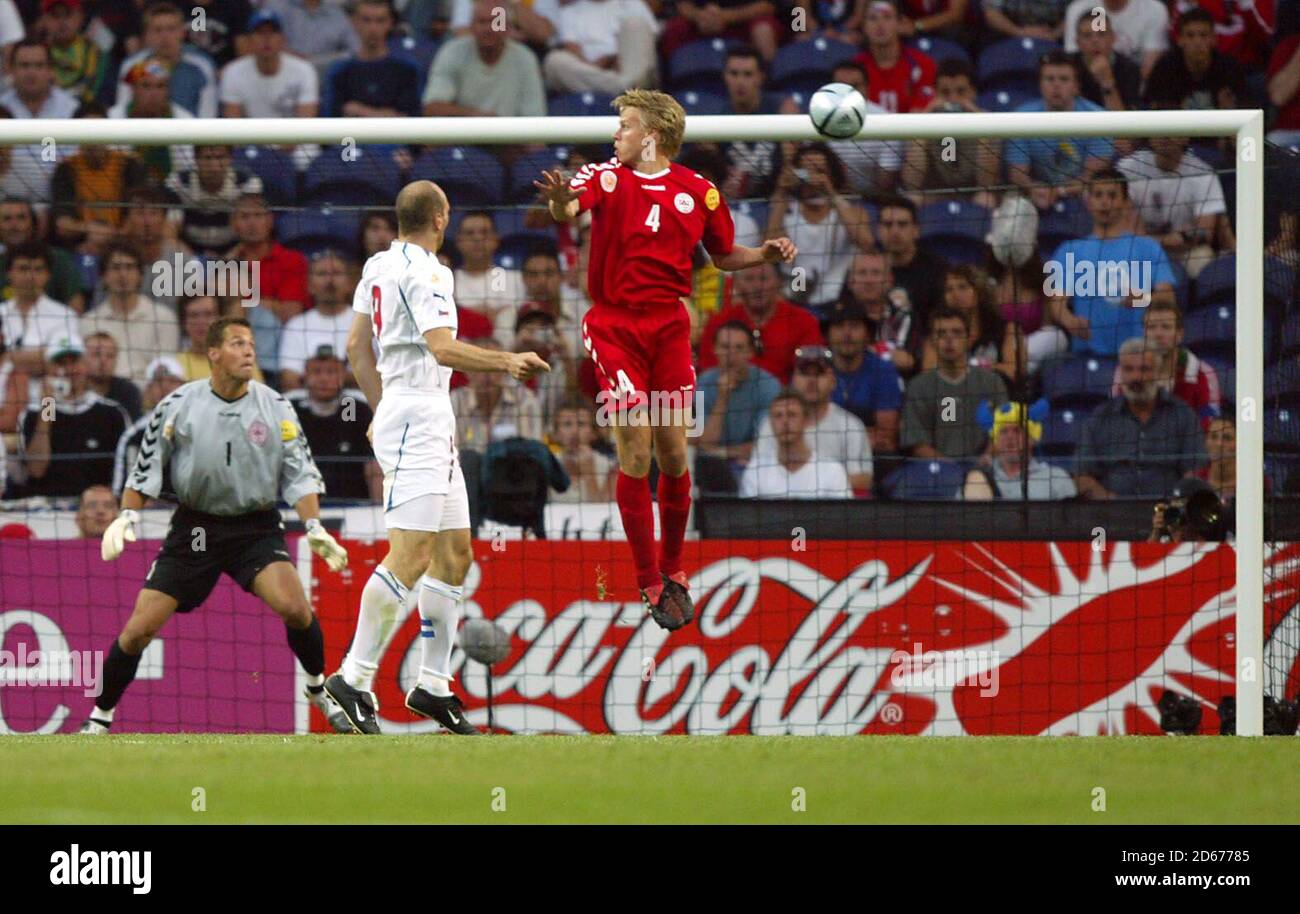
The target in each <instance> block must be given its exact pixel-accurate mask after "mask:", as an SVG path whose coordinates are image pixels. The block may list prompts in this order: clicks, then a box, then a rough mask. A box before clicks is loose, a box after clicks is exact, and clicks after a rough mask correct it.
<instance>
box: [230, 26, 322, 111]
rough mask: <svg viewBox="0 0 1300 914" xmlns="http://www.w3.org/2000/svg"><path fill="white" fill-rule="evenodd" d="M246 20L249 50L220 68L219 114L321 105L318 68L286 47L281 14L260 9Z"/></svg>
mask: <svg viewBox="0 0 1300 914" xmlns="http://www.w3.org/2000/svg"><path fill="white" fill-rule="evenodd" d="M249 25H250V26H251V28H250V30H249V33H248V46H249V53H248V54H245V55H244V56H243V57H240V58H239V59H238V60H232V61H231V62H230V63H229V64H227V66H226V68H225V69H224V70H222V71H221V116H222V117H279V118H291V117H315V116H316V112H317V109H318V108H319V107H320V80H319V78H318V77H317V75H316V68H315V67H313V66H312V65H311V64H309V63H308V62H307V61H305V60H303V59H302V58H301V57H295V56H294V55H292V54H286V53H284V27H283V24H282V23H281V21H280V17H279V16H277V15H276V14H275V13H273V12H268V11H265V10H263V11H262V12H259V13H255V14H254V15H253V18H252V20H250V22H249Z"/></svg>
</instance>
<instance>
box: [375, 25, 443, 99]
mask: <svg viewBox="0 0 1300 914" xmlns="http://www.w3.org/2000/svg"><path fill="white" fill-rule="evenodd" d="M440 47H442V42H441V41H429V40H428V39H426V38H416V37H414V36H413V35H397V34H394V35H393V36H392V37H391V38H389V39H388V53H389V54H390V55H392V56H393V57H395V58H397V59H398V60H405V61H409V62H410V63H412V64H414V65H415V67H416V69H418V70H419V71H420V81H419V82H418V83H417V85H418V86H419V87H420V93H421V94H423V93H424V84H425V83H426V82H428V80H429V67H430V66H431V65H432V64H433V58H434V55H435V54H437V53H438V49H439V48H440Z"/></svg>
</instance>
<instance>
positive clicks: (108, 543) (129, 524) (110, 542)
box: [99, 508, 140, 562]
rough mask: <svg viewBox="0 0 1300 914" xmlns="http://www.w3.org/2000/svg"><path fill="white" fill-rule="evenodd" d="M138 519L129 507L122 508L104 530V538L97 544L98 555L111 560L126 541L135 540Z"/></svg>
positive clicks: (132, 541) (120, 551) (119, 552)
mask: <svg viewBox="0 0 1300 914" xmlns="http://www.w3.org/2000/svg"><path fill="white" fill-rule="evenodd" d="M139 521H140V515H139V514H137V513H136V512H135V511H133V510H132V509H130V508H126V509H124V510H123V511H122V513H121V514H119V515H118V516H117V518H116V519H115V520H114V521H113V522H112V523H111V524H109V525H108V529H107V530H105V531H104V538H103V539H102V540H101V541H100V544H99V557H100V558H101V559H103V560H104V561H106V562H111V561H113V559H115V558H117V557H118V556H119V555H121V554H122V550H123V549H124V548H126V544H127V543H134V542H135V525H136V524H137V523H138V522H139Z"/></svg>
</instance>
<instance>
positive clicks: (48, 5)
mask: <svg viewBox="0 0 1300 914" xmlns="http://www.w3.org/2000/svg"><path fill="white" fill-rule="evenodd" d="M56 6H66V7H67V8H68V9H70V10H79V9H81V0H41V12H42V13H48V12H49V11H50V10H52V9H54V8H55V7H56Z"/></svg>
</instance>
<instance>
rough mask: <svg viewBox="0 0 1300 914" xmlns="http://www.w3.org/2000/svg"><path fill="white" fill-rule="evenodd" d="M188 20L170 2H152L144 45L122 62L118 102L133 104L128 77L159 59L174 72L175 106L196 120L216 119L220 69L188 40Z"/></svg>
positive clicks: (171, 90)
mask: <svg viewBox="0 0 1300 914" xmlns="http://www.w3.org/2000/svg"><path fill="white" fill-rule="evenodd" d="M189 25H190V22H189V19H188V18H187V16H186V15H185V14H184V13H182V12H181V9H180V7H178V6H176V5H175V4H172V3H169V2H165V0H164V2H155V3H150V4H149V5H148V6H147V7H145V11H144V32H143V36H142V37H143V38H144V46H143V47H142V48H141V49H140V50H139V51H137V52H136V53H134V54H132V55H131V56H130V57H128V58H126V60H124V61H122V66H121V67H120V68H119V69H118V72H117V79H118V83H117V103H118V104H119V105H121V104H125V103H128V102H130V100H131V92H132V86H131V83H130V81H129V80H128V79H127V76H128V74H130V72H131V70H132V69H133V68H134V67H135V65H136V64H138V63H140V62H141V61H145V60H149V59H150V58H153V59H156V60H158V61H159V62H161V63H163V64H164V65H166V67H167V69H168V70H170V71H171V75H172V78H171V84H170V86H169V93H170V98H171V100H172V102H173V103H175V104H176V105H178V106H179V107H181V108H184V109H185V110H186V111H188V112H189V113H190V114H191V115H193V116H194V117H216V116H217V68H216V66H215V65H214V64H213V63H212V58H211V57H209V56H208V55H207V54H205V53H204V52H203V51H200V50H199V49H198V48H196V47H195V46H194V45H192V44H189V43H187V42H186V41H185V33H186V31H187V30H188V29H189Z"/></svg>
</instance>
